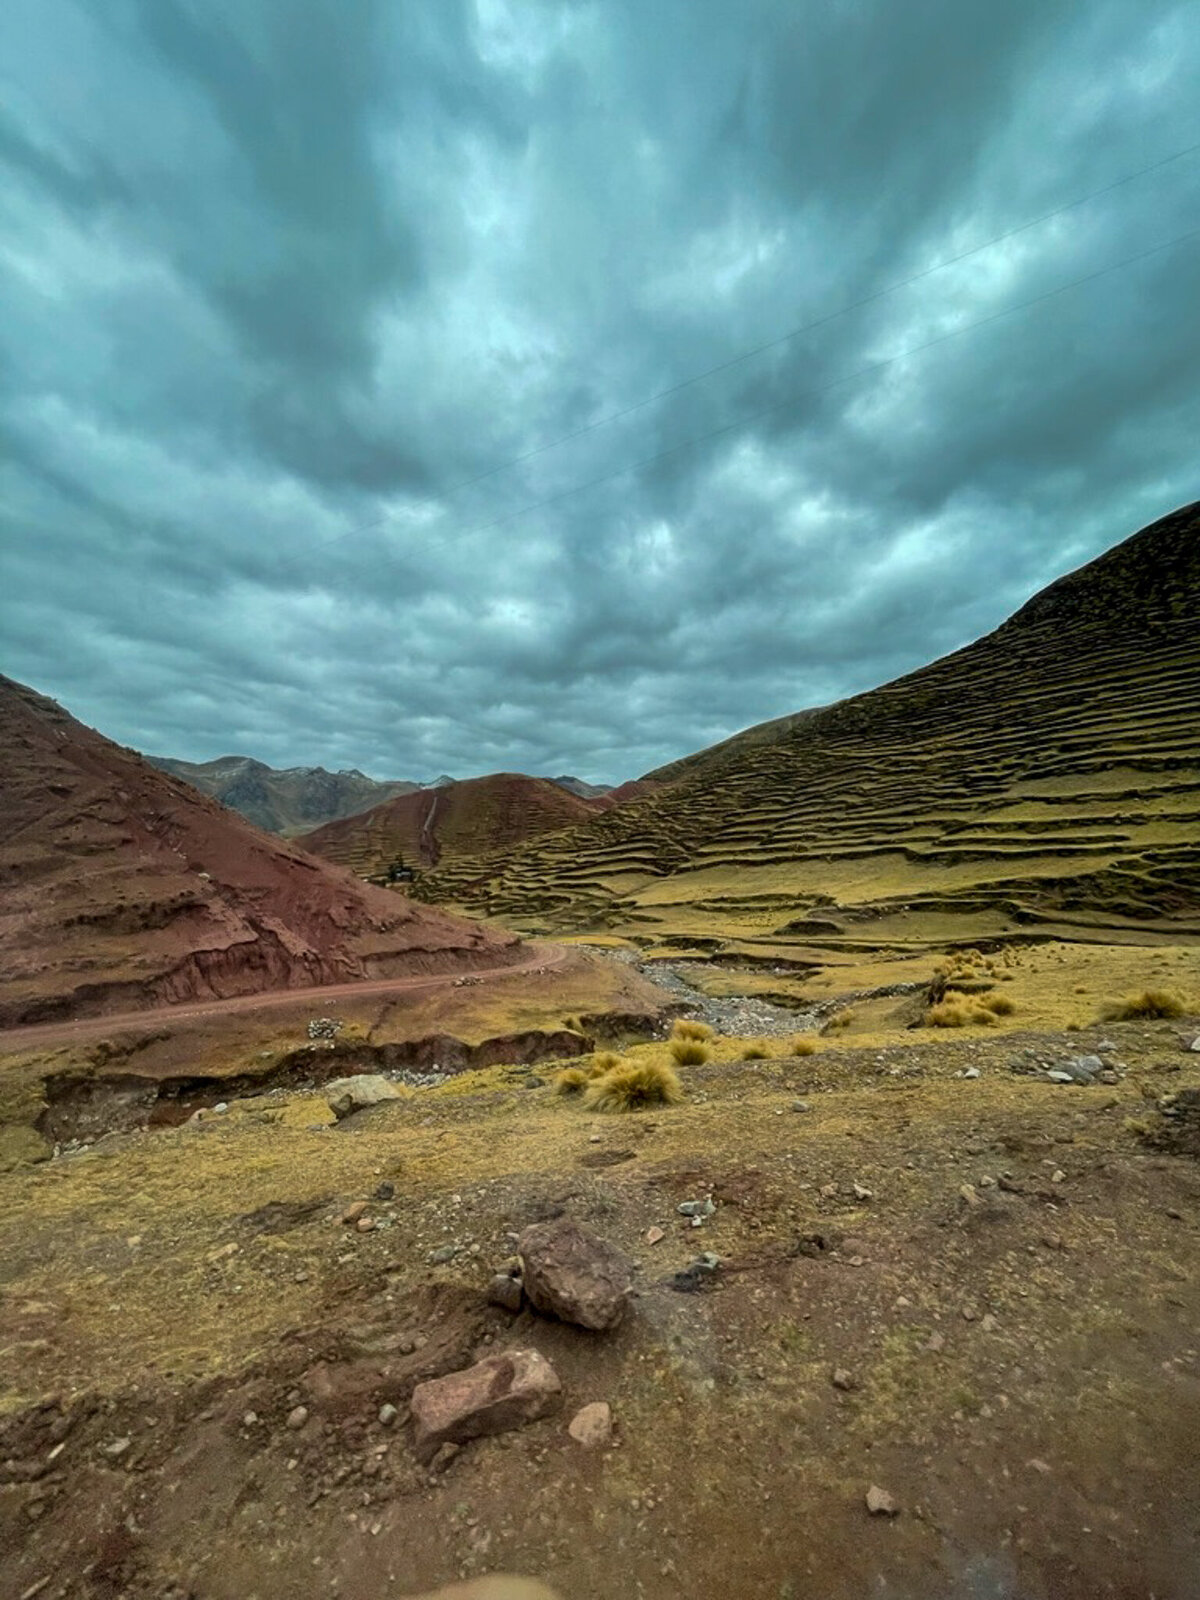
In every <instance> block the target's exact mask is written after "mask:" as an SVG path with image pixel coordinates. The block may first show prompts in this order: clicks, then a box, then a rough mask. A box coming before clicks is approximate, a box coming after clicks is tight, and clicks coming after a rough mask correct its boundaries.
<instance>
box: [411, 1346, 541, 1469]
mask: <svg viewBox="0 0 1200 1600" xmlns="http://www.w3.org/2000/svg"><path fill="white" fill-rule="evenodd" d="M561 1405H562V1385H561V1384H560V1383H559V1381H558V1375H557V1373H556V1372H555V1370H554V1368H553V1367H552V1366H551V1365H550V1363H549V1362H548V1361H547V1360H546V1358H545V1357H544V1356H541V1355H539V1354H538V1352H537V1351H536V1350H509V1351H506V1352H505V1353H504V1354H502V1355H497V1356H487V1357H486V1358H485V1359H484V1360H483V1361H477V1362H476V1363H475V1365H474V1366H473V1367H466V1368H464V1369H463V1370H462V1371H461V1372H451V1373H448V1374H447V1375H446V1377H444V1378H431V1379H430V1380H429V1381H428V1382H427V1383H419V1384H418V1385H417V1387H416V1388H415V1389H414V1390H413V1392H412V1401H411V1406H412V1417H413V1445H414V1447H415V1449H416V1452H417V1455H418V1456H419V1457H420V1458H421V1459H422V1460H423V1461H431V1460H432V1459H433V1457H434V1456H435V1455H436V1454H437V1452H438V1451H439V1450H440V1448H441V1447H442V1445H444V1444H462V1443H463V1442H464V1441H465V1440H467V1439H477V1438H480V1437H481V1436H482V1435H484V1434H490V1433H506V1432H507V1431H508V1429H510V1428H520V1427H522V1426H523V1425H524V1424H525V1423H527V1422H536V1421H537V1419H538V1418H539V1417H545V1416H548V1415H549V1414H550V1413H551V1412H552V1411H557V1410H558V1408H559V1407H560V1406H561Z"/></svg>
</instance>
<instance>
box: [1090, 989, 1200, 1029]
mask: <svg viewBox="0 0 1200 1600" xmlns="http://www.w3.org/2000/svg"><path fill="white" fill-rule="evenodd" d="M1186 1014H1187V1007H1186V1006H1185V1005H1184V1003H1183V1001H1182V1000H1181V999H1180V997H1179V996H1178V995H1177V994H1172V993H1171V991H1170V990H1169V989H1143V990H1142V992H1141V994H1130V995H1126V996H1125V998H1124V1000H1117V1001H1114V1002H1113V1003H1112V1004H1111V1005H1107V1006H1105V1007H1104V1010H1103V1011H1102V1012H1101V1013H1100V1018H1101V1021H1103V1022H1151V1021H1154V1020H1156V1019H1158V1018H1168V1019H1169V1018H1172V1017H1182V1016H1186Z"/></svg>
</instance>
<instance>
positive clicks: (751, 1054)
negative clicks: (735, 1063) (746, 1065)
mask: <svg viewBox="0 0 1200 1600" xmlns="http://www.w3.org/2000/svg"><path fill="white" fill-rule="evenodd" d="M769 1055H770V1051H769V1050H766V1049H764V1048H763V1046H762V1045H761V1044H748V1045H747V1046H746V1048H745V1049H744V1050H743V1051H742V1060H743V1061H765V1060H766V1059H767V1057H768V1056H769Z"/></svg>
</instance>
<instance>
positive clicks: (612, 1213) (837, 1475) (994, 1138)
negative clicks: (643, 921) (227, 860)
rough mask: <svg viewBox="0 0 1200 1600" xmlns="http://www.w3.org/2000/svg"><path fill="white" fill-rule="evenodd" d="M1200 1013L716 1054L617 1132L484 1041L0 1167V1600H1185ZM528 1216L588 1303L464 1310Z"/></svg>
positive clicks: (1193, 1444)
mask: <svg viewBox="0 0 1200 1600" xmlns="http://www.w3.org/2000/svg"><path fill="white" fill-rule="evenodd" d="M1196 1032H1197V1028H1196V1026H1195V1024H1194V1023H1193V1025H1192V1026H1191V1027H1190V1028H1189V1027H1188V1026H1187V1024H1186V1023H1181V1024H1174V1023H1144V1024H1132V1023H1121V1024H1113V1025H1111V1026H1108V1027H1106V1028H1104V1029H1103V1030H1101V1029H1099V1028H1097V1029H1092V1030H1082V1031H1076V1032H1072V1033H1070V1034H1053V1033H1034V1032H1026V1033H1020V1032H1008V1033H1006V1034H1003V1035H1000V1034H996V1035H980V1036H977V1037H972V1038H956V1039H948V1040H943V1039H940V1038H935V1037H933V1036H930V1035H928V1034H924V1033H921V1034H917V1035H909V1036H908V1037H907V1038H906V1039H904V1040H902V1041H901V1040H896V1041H892V1042H874V1043H872V1044H869V1045H863V1044H858V1043H853V1044H846V1043H835V1042H833V1041H832V1040H827V1041H824V1042H823V1043H822V1045H821V1047H820V1049H819V1051H818V1053H817V1054H815V1055H813V1056H808V1057H794V1056H791V1055H789V1054H787V1053H785V1052H786V1048H787V1047H786V1046H785V1045H784V1044H782V1043H781V1042H779V1041H776V1043H775V1045H774V1046H773V1047H772V1048H773V1051H774V1053H773V1054H771V1055H770V1056H769V1057H768V1058H767V1059H761V1060H758V1059H756V1060H740V1059H738V1054H739V1052H738V1048H737V1047H736V1046H734V1045H724V1046H722V1047H721V1048H719V1049H718V1051H717V1056H716V1058H714V1059H713V1060H712V1061H710V1062H709V1063H707V1064H706V1065H702V1066H697V1067H692V1068H689V1069H686V1071H685V1074H684V1076H685V1081H686V1088H687V1094H688V1097H687V1100H686V1102H685V1104H683V1105H682V1106H680V1107H677V1108H672V1109H662V1110H658V1111H654V1112H650V1113H640V1114H636V1115H628V1116H624V1117H607V1118H605V1117H599V1116H594V1115H589V1114H587V1113H585V1112H583V1111H581V1110H580V1109H579V1108H578V1106H577V1104H576V1103H573V1102H572V1101H571V1100H569V1099H565V1098H563V1097H561V1096H559V1095H557V1094H556V1093H555V1092H554V1089H553V1087H552V1085H551V1083H550V1082H549V1081H547V1080H548V1078H549V1073H548V1072H547V1070H546V1069H545V1068H541V1067H539V1068H538V1069H537V1070H536V1071H534V1072H529V1071H527V1070H525V1069H523V1068H516V1067H514V1068H506V1067H504V1066H497V1067H492V1068H489V1069H487V1070H486V1071H481V1072H473V1073H467V1074H464V1075H460V1076H459V1077H456V1078H455V1079H454V1080H453V1081H451V1082H449V1083H446V1084H443V1085H442V1086H440V1087H435V1088H422V1089H415V1090H409V1091H408V1092H401V1093H400V1096H399V1098H396V1099H388V1100H385V1101H383V1102H381V1103H379V1104H376V1105H374V1106H371V1107H368V1108H365V1109H363V1110H361V1111H358V1112H354V1113H352V1114H349V1115H344V1116H343V1117H342V1118H341V1120H337V1119H335V1117H334V1115H333V1113H332V1112H331V1111H330V1109H329V1105H328V1101H327V1099H324V1098H322V1095H321V1092H320V1091H316V1092H314V1093H310V1094H292V1093H288V1094H283V1095H273V1096H264V1097H259V1098H255V1099H250V1100H236V1099H235V1100H232V1101H231V1102H230V1103H229V1105H228V1109H227V1110H226V1111H224V1112H220V1113H218V1112H215V1111H210V1112H208V1113H206V1114H205V1115H204V1116H203V1117H202V1118H200V1119H199V1120H196V1121H193V1122H190V1123H188V1124H187V1125H185V1126H182V1127H177V1128H165V1129H163V1130H162V1131H159V1132H145V1131H143V1132H134V1133H124V1134H118V1135H113V1136H110V1137H108V1138H104V1139H101V1140H100V1141H99V1142H98V1143H96V1144H95V1145H93V1146H91V1147H90V1148H88V1149H85V1150H82V1151H80V1152H78V1153H75V1154H70V1155H66V1156H60V1157H59V1158H58V1159H55V1160H51V1161H49V1162H43V1163H41V1164H38V1165H36V1166H28V1167H24V1168H19V1169H17V1170H16V1171H14V1172H12V1173H10V1174H8V1175H7V1176H6V1177H4V1178H3V1179H0V1183H3V1189H2V1190H0V1259H2V1260H3V1262H4V1264H5V1265H4V1280H3V1294H2V1298H0V1384H2V1390H0V1392H2V1393H3V1397H4V1398H3V1412H2V1419H0V1480H2V1483H0V1543H2V1545H3V1548H4V1549H5V1551H6V1552H7V1553H8V1554H7V1558H6V1560H5V1562H4V1563H3V1566H2V1567H0V1595H2V1596H3V1597H4V1600H9V1597H10V1596H11V1597H13V1600H17V1597H22V1596H24V1597H27V1600H33V1597H34V1596H46V1597H61V1600H66V1597H76V1596H78V1597H80V1600H83V1597H91V1596H100V1595H103V1596H118V1595H122V1596H130V1597H132V1600H149V1597H151V1596H153V1597H155V1600H166V1597H171V1600H182V1597H184V1596H195V1597H196V1600H224V1597H229V1600H233V1597H234V1596H236V1597H237V1600H248V1597H250V1596H255V1595H258V1596H261V1597H263V1600H266V1597H268V1596H270V1597H272V1600H274V1597H291V1596H296V1597H299V1596H306V1597H308V1596H313V1595H322V1594H329V1595H341V1596H355V1597H357V1596H363V1597H365V1596H368V1595H370V1596H375V1595H380V1594H396V1595H406V1594H412V1593H415V1592H419V1591H421V1590H422V1589H428V1588H431V1587H433V1586H435V1585H437V1584H439V1583H445V1582H449V1581H451V1580H454V1579H456V1578H459V1577H471V1576H474V1575H478V1574H482V1573H488V1572H521V1573H526V1574H530V1575H534V1576H537V1577H539V1578H542V1579H544V1580H545V1581H547V1582H548V1583H550V1584H551V1585H553V1587H554V1588H555V1589H556V1590H558V1591H559V1592H560V1593H561V1594H562V1595H563V1596H571V1597H580V1600H612V1597H615V1596H622V1597H624V1596H627V1595H637V1594H644V1595H647V1596H674V1595H684V1594H688V1595H692V1594H694V1595H709V1594H717V1593H722V1594H732V1595H737V1596H748V1597H751V1596H753V1597H757V1596H771V1597H773V1600H774V1597H779V1600H783V1597H788V1596H790V1597H793V1600H799V1597H802V1596H813V1597H817V1596H820V1597H822V1600H841V1597H845V1600H859V1597H867V1596H872V1597H874V1596H886V1597H889V1600H902V1597H903V1600H917V1597H920V1600H940V1597H949V1596H955V1597H964V1600H965V1597H968V1596H969V1597H973V1600H1002V1597H1003V1600H1071V1597H1079V1600H1084V1597H1087V1600H1094V1597H1099V1596H1121V1597H1126V1596H1128V1597H1130V1600H1132V1597H1134V1596H1136V1597H1138V1600H1147V1597H1149V1596H1155V1597H1157V1600H1185V1597H1189V1600H1190V1597H1193V1596H1194V1595H1195V1594H1197V1593H1198V1592H1200V1494H1198V1493H1197V1490H1196V1486H1195V1485H1196V1469H1197V1466H1198V1465H1200V1459H1198V1458H1200V1348H1198V1343H1197V1338H1196V1328H1197V1326H1198V1325H1200V1229H1198V1227H1197V1201H1198V1200H1200V1170H1198V1169H1197V1166H1196V1153H1197V1148H1200V1145H1198V1142H1197V1140H1196V1129H1195V1123H1196V1120H1197V1104H1198V1102H1200V1093H1198V1090H1200V1052H1194V1051H1192V1050H1190V1049H1189V1048H1187V1046H1189V1045H1190V1043H1191V1039H1192V1037H1193V1036H1194V1035H1195V1033H1196ZM662 1048H664V1047H662V1046H646V1047H645V1049H647V1050H651V1049H660V1050H661V1049H662ZM1089 1056H1094V1057H1096V1058H1097V1059H1098V1060H1099V1061H1100V1062H1101V1063H1102V1065H1101V1067H1100V1068H1099V1069H1096V1070H1092V1071H1090V1081H1086V1078H1085V1079H1080V1078H1077V1077H1076V1078H1073V1079H1072V1081H1070V1082H1068V1081H1056V1080H1055V1079H1054V1078H1052V1077H1051V1076H1050V1074H1051V1073H1052V1072H1055V1071H1062V1070H1064V1068H1065V1064H1066V1063H1068V1062H1072V1061H1077V1060H1079V1059H1081V1058H1086V1057H1089ZM539 1080H541V1081H539ZM1164 1112H1165V1113H1167V1114H1164ZM710 1198H711V1208H710V1206H709V1204H708V1202H709V1200H710ZM681 1207H687V1208H688V1213H699V1215H698V1217H697V1216H696V1215H693V1214H685V1213H684V1212H682V1211H681ZM556 1219H566V1220H568V1221H570V1222H573V1223H575V1224H578V1225H579V1226H580V1227H582V1228H583V1229H585V1230H586V1231H587V1232H588V1233H589V1234H590V1235H592V1236H594V1237H595V1238H597V1239H600V1240H603V1241H605V1242H606V1244H608V1245H609V1246H611V1247H612V1248H613V1250H615V1251H617V1252H619V1253H620V1255H621V1256H622V1257H624V1258H626V1259H627V1260H628V1262H629V1263H630V1266H629V1273H630V1278H629V1282H630V1288H631V1293H630V1295H629V1297H628V1304H627V1309H626V1310H625V1312H624V1315H623V1316H622V1318H621V1320H620V1321H619V1323H618V1324H617V1325H616V1326H614V1327H608V1328H605V1329H599V1330H597V1329H585V1328H582V1327H579V1326H576V1325H574V1324H573V1323H570V1322H564V1321H562V1320H558V1319H557V1318H555V1317H554V1316H552V1315H547V1314H546V1312H545V1311H544V1310H541V1311H539V1310H535V1309H533V1308H532V1307H531V1306H530V1304H529V1302H528V1299H527V1298H526V1299H524V1300H523V1301H521V1302H519V1309H504V1308H503V1307H502V1306H500V1305H497V1304H494V1303H492V1298H491V1297H492V1296H493V1295H494V1293H495V1290H494V1288H493V1280H494V1278H495V1276H496V1274H497V1273H505V1272H507V1271H511V1270H512V1263H513V1259H514V1253H515V1252H516V1251H518V1249H519V1248H521V1246H522V1241H523V1239H524V1238H525V1237H526V1230H528V1229H529V1228H531V1227H536V1226H538V1225H541V1224H544V1223H547V1222H553V1221H555V1220H556ZM510 1281H511V1280H510ZM509 1299H510V1304H516V1303H517V1302H516V1301H515V1297H513V1296H509ZM514 1352H533V1353H535V1354H536V1356H537V1357H539V1358H541V1363H543V1364H548V1366H549V1368H550V1369H552V1371H553V1375H554V1379H555V1381H556V1383H557V1385H558V1391H557V1399H552V1400H549V1401H547V1400H545V1399H544V1398H543V1399H542V1400H539V1401H538V1402H537V1404H536V1405H534V1406H533V1408H532V1420H529V1421H526V1422H524V1423H523V1425H519V1426H513V1427H511V1428H508V1429H506V1431H504V1432H501V1433H499V1434H496V1435H493V1436H487V1437H478V1438H464V1439H463V1440H462V1441H461V1442H460V1443H455V1441H454V1440H451V1442H450V1444H449V1445H448V1446H447V1445H444V1444H439V1445H438V1446H437V1448H436V1449H435V1450H434V1452H433V1454H432V1455H431V1454H430V1452H429V1450H428V1449H427V1448H425V1446H424V1443H423V1436H422V1434H421V1429H422V1427H423V1426H425V1424H424V1423H423V1422H422V1417H423V1416H424V1415H426V1414H427V1406H428V1402H427V1400H423V1399H422V1387H421V1386H422V1385H425V1384H428V1383H429V1382H430V1381H431V1380H437V1379H439V1378H442V1377H445V1376H446V1375H449V1374H455V1373H461V1372H462V1371H463V1370H464V1369H466V1368H468V1367H470V1366H472V1364H474V1363H476V1362H478V1361H480V1360H490V1358H492V1357H493V1356H497V1355H499V1356H502V1357H503V1356H510V1355H512V1354H513V1353H514ZM521 1359H522V1360H524V1359H525V1358H524V1357H522V1358H521ZM502 1365H503V1364H502ZM488 1370H492V1369H488ZM522 1370H524V1369H522ZM534 1370H535V1372H536V1373H541V1370H542V1368H541V1365H538V1364H537V1363H534ZM504 1371H505V1372H506V1373H508V1372H510V1365H504ZM455 1381H456V1382H458V1380H455ZM504 1381H505V1382H507V1381H509V1379H507V1378H506V1379H505V1380H504ZM538 1381H539V1382H540V1381H541V1380H540V1379H539V1380H538ZM535 1386H536V1385H535ZM538 1392H539V1393H541V1392H542V1391H541V1390H539V1391H538ZM598 1406H606V1407H608V1408H609V1410H608V1415H607V1418H606V1417H605V1415H604V1413H602V1412H597V1411H596V1410H592V1411H591V1412H589V1413H588V1415H587V1416H586V1417H585V1418H584V1419H583V1420H582V1421H581V1422H579V1423H578V1424H576V1418H577V1417H578V1416H579V1413H581V1412H582V1411H584V1409H585V1408H587V1407H598ZM518 1409H519V1408H518ZM414 1411H415V1412H416V1413H417V1414H416V1416H414V1414H413V1413H414ZM573 1424H576V1425H575V1426H574V1432H573V1431H572V1425H573ZM580 1434H582V1436H583V1440H584V1442H581V1440H580V1437H579V1435H580Z"/></svg>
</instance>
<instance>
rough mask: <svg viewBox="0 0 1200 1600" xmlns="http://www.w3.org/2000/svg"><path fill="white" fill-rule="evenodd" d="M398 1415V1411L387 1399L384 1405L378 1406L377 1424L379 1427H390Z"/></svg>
mask: <svg viewBox="0 0 1200 1600" xmlns="http://www.w3.org/2000/svg"><path fill="white" fill-rule="evenodd" d="M399 1415H400V1413H399V1411H398V1410H397V1409H396V1407H395V1406H394V1405H393V1404H392V1403H391V1401H390V1400H389V1401H388V1402H387V1403H386V1405H382V1406H380V1408H379V1425H380V1427H381V1428H390V1427H391V1426H392V1424H393V1422H395V1420H396V1418H397V1417H398V1416H399Z"/></svg>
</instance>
